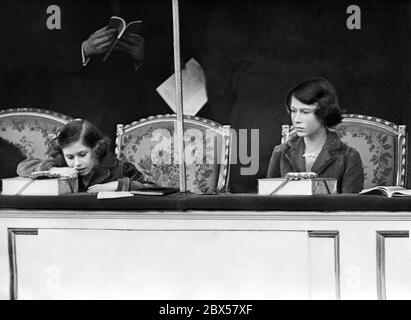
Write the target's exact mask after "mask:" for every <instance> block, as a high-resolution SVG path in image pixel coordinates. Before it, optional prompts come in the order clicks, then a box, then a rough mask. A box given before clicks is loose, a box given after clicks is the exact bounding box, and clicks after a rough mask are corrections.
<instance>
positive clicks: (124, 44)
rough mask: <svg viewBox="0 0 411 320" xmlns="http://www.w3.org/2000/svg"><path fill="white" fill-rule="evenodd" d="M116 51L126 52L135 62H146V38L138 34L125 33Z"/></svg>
mask: <svg viewBox="0 0 411 320" xmlns="http://www.w3.org/2000/svg"><path fill="white" fill-rule="evenodd" d="M114 49H116V50H120V51H123V52H126V53H127V54H128V55H130V57H131V58H132V59H133V60H134V61H143V60H144V38H143V37H142V36H140V35H139V34H137V33H133V32H129V33H125V34H124V35H123V36H122V37H121V38H120V40H119V41H118V42H117V44H116V46H115V48H114Z"/></svg>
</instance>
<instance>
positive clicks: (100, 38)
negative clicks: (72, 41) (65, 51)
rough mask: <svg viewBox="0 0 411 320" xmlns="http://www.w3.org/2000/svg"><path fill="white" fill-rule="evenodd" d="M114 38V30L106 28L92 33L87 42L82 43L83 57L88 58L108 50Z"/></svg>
mask: <svg viewBox="0 0 411 320" xmlns="http://www.w3.org/2000/svg"><path fill="white" fill-rule="evenodd" d="M115 37H116V29H114V28H111V29H107V26H105V27H104V28H101V29H99V30H97V31H95V32H93V33H92V34H91V35H90V36H89V37H88V38H87V40H84V41H83V50H84V55H85V56H86V57H89V56H91V55H95V54H101V53H104V52H106V51H107V50H108V48H109V47H110V45H111V44H112V43H113V41H114V39H115Z"/></svg>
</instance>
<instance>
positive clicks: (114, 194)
mask: <svg viewBox="0 0 411 320" xmlns="http://www.w3.org/2000/svg"><path fill="white" fill-rule="evenodd" d="M132 196H133V194H132V193H131V192H129V191H100V192H99V193H97V199H113V198H125V197H132Z"/></svg>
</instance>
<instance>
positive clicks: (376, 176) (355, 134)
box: [283, 114, 406, 189]
mask: <svg viewBox="0 0 411 320" xmlns="http://www.w3.org/2000/svg"><path fill="white" fill-rule="evenodd" d="M287 127H288V126H283V138H285V141H286V140H287V138H286V137H289V135H291V134H294V131H293V129H292V128H289V129H288V130H289V132H288V133H287ZM284 129H285V130H284ZM336 130H337V132H338V134H339V136H340V137H341V140H342V141H343V142H345V143H347V144H348V145H349V146H352V147H354V148H355V149H356V150H357V151H358V152H359V153H360V156H361V160H362V163H363V166H364V188H365V189H367V188H371V187H374V186H378V185H401V186H405V177H406V173H405V170H406V165H405V155H406V141H405V139H406V134H405V126H398V125H396V124H394V123H391V122H389V121H385V120H382V119H378V118H375V117H370V116H363V115H357V114H347V115H343V121H342V123H340V124H339V125H338V126H337V127H336Z"/></svg>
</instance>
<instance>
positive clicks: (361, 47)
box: [0, 0, 411, 192]
mask: <svg viewBox="0 0 411 320" xmlns="http://www.w3.org/2000/svg"><path fill="white" fill-rule="evenodd" d="M120 2H121V3H126V4H127V5H129V4H131V5H137V7H138V5H141V3H142V2H143V1H127V0H124V1H120ZM101 3H104V1H103V2H100V1H93V0H88V1H87V0H85V1H80V0H72V1H62V0H60V1H58V0H56V1H46V0H37V1H35V0H14V1H11V0H10V1H2V4H1V10H2V12H1V13H2V17H4V18H3V19H2V22H1V24H2V25H1V41H2V43H3V44H7V48H4V49H2V50H1V57H0V58H1V89H0V106H1V108H7V107H23V106H38V107H44V108H48V109H52V110H55V111H59V112H62V113H66V114H68V115H70V116H73V117H77V116H78V117H88V118H90V119H91V120H93V121H94V122H96V124H97V125H100V126H102V125H103V127H104V129H105V130H106V131H110V130H114V127H115V123H114V122H115V121H117V122H118V121H122V122H124V123H128V122H131V121H133V120H136V119H138V118H140V117H145V116H147V115H150V114H151V115H154V114H162V113H169V112H171V110H170V109H168V107H167V106H166V105H165V103H164V102H163V101H162V100H161V99H160V98H159V97H158V95H157V94H156V93H155V91H154V88H155V87H156V86H157V85H159V84H160V83H161V82H162V81H164V80H165V79H166V78H167V77H168V76H169V75H170V74H171V73H172V72H173V69H172V68H173V67H172V39H171V34H172V33H171V5H170V4H171V0H170V1H169V0H164V1H145V3H144V4H145V7H146V8H145V9H144V17H143V19H144V27H145V29H144V31H145V34H144V36H145V39H146V48H147V50H146V61H145V65H144V69H142V70H140V71H139V72H140V74H139V75H137V76H136V75H130V74H129V72H128V71H124V76H123V73H122V71H120V70H122V69H121V68H120V67H118V66H112V68H117V69H116V70H117V71H118V73H115V75H114V76H113V73H110V72H108V71H107V70H108V67H104V68H105V69H104V68H103V69H104V70H105V71H103V72H101V71H100V72H99V71H96V72H95V73H94V74H93V75H87V74H85V71H84V70H83V69H81V66H80V65H78V63H77V61H78V55H77V54H78V53H79V43H81V40H82V39H84V37H85V36H87V35H88V34H89V33H90V32H92V31H94V30H95V29H98V28H99V27H101V26H103V25H104V22H105V21H106V20H107V19H108V17H109V16H110V15H111V13H110V12H108V11H107V12H104V10H106V9H104V8H103V5H102V4H101ZM51 4H57V5H61V6H62V7H64V8H67V10H65V11H64V10H63V11H62V22H63V24H62V30H60V31H59V32H57V31H50V30H48V29H47V28H46V27H45V19H46V18H45V17H47V16H46V14H45V11H46V8H47V6H48V5H51ZM351 4H353V3H352V2H351V1H318V0H317V1H309V2H303V1H287V2H285V1H268V0H265V1H239V0H235V1H234V0H225V1H217V0H213V1H188V0H180V7H181V12H180V15H181V29H182V37H181V41H182V59H183V60H184V61H183V62H185V61H187V60H188V59H189V58H191V57H194V58H196V59H197V60H198V61H199V62H200V63H201V64H202V65H203V67H204V69H205V73H206V76H207V89H208V95H209V103H208V104H207V105H206V106H205V107H204V108H203V109H202V110H201V111H200V113H199V115H200V116H204V117H207V118H210V119H212V120H215V121H217V122H220V123H223V124H231V125H232V126H233V127H234V128H236V129H248V130H250V129H259V159H258V160H259V168H258V171H257V173H256V174H254V175H250V176H244V175H241V174H240V168H241V167H244V165H233V167H232V175H231V188H232V191H234V192H236V191H252V190H255V187H256V178H259V177H264V176H265V173H266V170H267V166H268V161H269V157H270V155H271V150H272V148H273V146H274V145H276V144H278V143H279V142H280V135H281V124H283V123H288V122H289V119H288V116H287V114H286V112H285V109H284V98H285V95H286V93H287V91H288V90H289V89H290V88H291V87H292V86H293V85H295V84H296V83H298V82H300V81H301V80H303V79H306V78H309V77H313V76H322V77H325V78H327V79H329V80H330V81H331V82H333V83H334V84H335V85H336V87H337V90H338V92H339V97H340V102H341V105H342V107H343V108H344V109H346V111H348V112H352V113H362V114H367V115H372V116H377V117H381V118H384V119H386V120H389V121H393V122H395V123H398V124H406V125H407V126H408V128H411V111H410V102H411V90H410V84H411V81H410V80H411V79H410V77H411V76H410V72H409V71H410V70H411V68H410V67H411V66H410V58H409V57H410V53H411V52H410V51H411V44H410V20H411V19H410V18H411V13H410V1H406V0H402V1H398V0H397V1H382V0H379V1H356V2H355V4H356V5H358V6H359V7H360V9H361V29H360V30H349V29H348V28H347V27H346V20H347V18H348V16H349V14H347V13H346V9H347V7H348V6H349V5H351ZM73 7H76V8H75V9H78V8H79V7H80V9H78V10H77V11H76V10H74V9H73ZM147 7H148V9H147ZM136 10H137V12H139V11H138V10H139V7H138V8H137V9H136ZM124 11H125V10H124ZM124 11H123V12H124ZM79 12H80V13H79ZM128 12H130V11H128ZM90 17H91V18H90ZM87 24H88V25H87ZM85 25H87V27H84V26H85ZM72 52H76V53H72ZM68 57H70V58H71V59H68ZM119 60H120V61H122V62H124V60H125V59H124V58H121V57H120V58H119ZM73 61H74V62H73ZM113 65H115V63H114V60H113ZM73 66H75V68H74V69H73V68H72V67H73ZM76 68H78V69H76ZM87 68H88V67H87ZM97 68H99V67H98V66H96V70H97ZM88 70H90V69H88ZM87 72H89V71H87ZM139 77H140V78H139ZM104 78H105V81H108V82H110V83H111V85H113V81H114V82H118V83H119V88H125V89H121V90H119V89H118V88H117V89H116V87H105V86H104V84H101V83H100V82H101V81H103V80H102V79H104ZM62 79H63V80H64V81H63V84H61V81H62ZM96 79H97V80H96ZM79 81H83V82H84V81H89V82H91V83H96V81H97V82H99V83H100V87H93V90H95V92H94V93H93V94H91V95H90V90H86V91H88V92H86V93H85V92H84V89H82V90H83V91H81V90H80V91H78V92H77V93H76V94H74V93H73V92H74V91H75V90H78V83H79ZM57 83H60V84H59V86H58V85H57ZM130 83H132V84H135V85H134V86H133V85H131V86H130ZM139 83H142V85H141V86H142V87H143V88H144V89H143V90H142V92H139V89H136V88H137V87H140V85H138V84H139ZM56 88H57V89H56ZM58 88H60V89H58ZM61 88H64V90H62V89H61ZM107 88H108V89H107ZM127 88H128V89H127ZM107 90H109V91H110V92H116V90H117V91H118V92H120V93H121V96H122V97H121V98H120V99H124V100H122V101H118V100H116V98H112V97H111V98H110V99H112V100H110V99H109V98H107V97H106V96H101V93H102V91H107ZM127 90H129V91H127ZM52 91H53V92H54V93H53V95H51V94H50V92H52ZM56 91H57V93H56ZM140 91H141V90H140ZM127 92H131V93H127ZM138 92H139V93H138ZM86 94H89V96H87V99H84V100H85V101H86V103H87V107H83V106H82V105H76V106H75V107H73V105H75V104H76V101H79V100H76V99H80V98H84V96H86ZM130 95H139V96H138V97H133V99H131V98H130ZM67 97H70V99H68V98H67ZM79 97H80V98H79ZM141 97H143V98H141ZM113 99H114V100H113ZM141 99H142V100H141ZM80 100H81V99H80ZM109 100H110V101H111V102H107V101H109ZM143 100H144V102H142V101H143ZM124 101H125V102H124ZM116 103H117V105H118V104H120V105H124V106H126V107H124V109H123V110H121V108H120V109H119V108H118V106H117V105H116ZM103 105H104V110H102V108H103V107H102V106H103ZM135 105H138V108H135V107H133V106H135ZM73 113H76V114H73ZM119 113H121V116H113V117H110V114H119ZM102 114H103V115H104V116H103V117H102ZM110 121H112V122H113V123H110ZM111 128H113V129H111ZM111 135H112V136H113V135H114V133H113V132H111ZM249 144H250V139H249V140H248V147H250V146H249ZM409 150H410V147H409ZM408 163H409V164H408V186H409V187H410V186H411V178H410V175H411V168H410V167H411V161H409V162H408Z"/></svg>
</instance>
